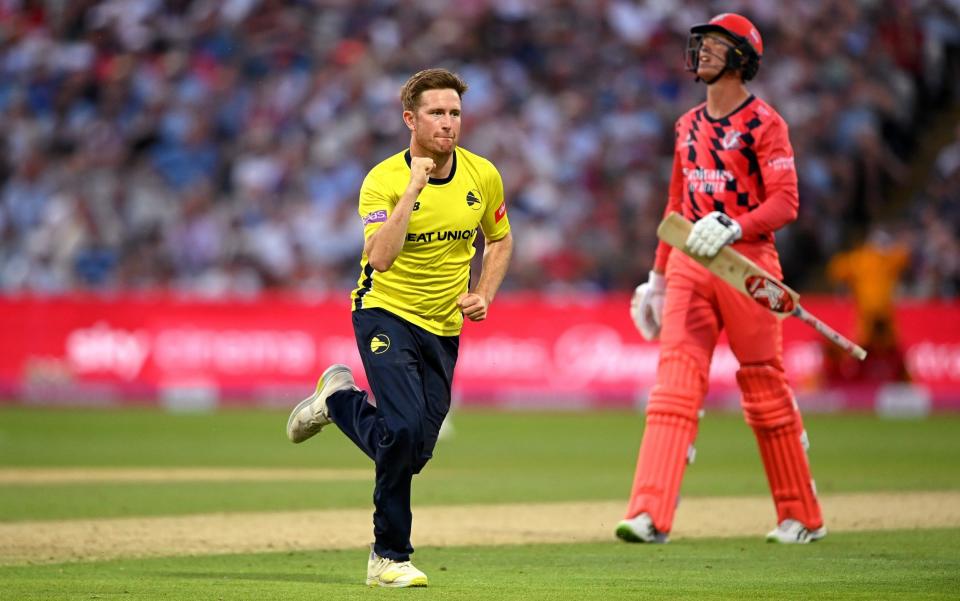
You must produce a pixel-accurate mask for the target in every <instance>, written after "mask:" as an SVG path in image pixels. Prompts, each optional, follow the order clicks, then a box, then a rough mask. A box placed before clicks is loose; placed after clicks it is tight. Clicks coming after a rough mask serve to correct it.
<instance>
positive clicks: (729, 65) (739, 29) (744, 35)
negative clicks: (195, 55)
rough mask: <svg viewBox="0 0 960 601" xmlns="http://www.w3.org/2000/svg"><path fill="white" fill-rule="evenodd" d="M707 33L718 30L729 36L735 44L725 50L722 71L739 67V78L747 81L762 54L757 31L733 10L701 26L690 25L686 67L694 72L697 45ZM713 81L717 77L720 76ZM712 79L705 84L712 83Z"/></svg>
mask: <svg viewBox="0 0 960 601" xmlns="http://www.w3.org/2000/svg"><path fill="white" fill-rule="evenodd" d="M708 33H722V34H725V35H727V36H729V37H730V38H731V39H732V40H733V41H734V42H736V45H735V46H733V47H732V48H730V49H729V50H727V57H726V64H725V65H724V70H726V69H731V70H738V69H739V70H740V75H741V77H742V78H743V81H750V80H751V79H753V77H754V76H755V75H756V74H757V70H758V69H759V68H760V59H761V58H762V57H763V38H761V37H760V32H759V31H758V30H757V28H756V27H754V25H753V23H751V22H750V21H749V20H748V19H747V18H746V17H742V16H740V15H738V14H735V13H723V14H720V15H717V16H716V17H714V18H712V19H710V22H708V23H703V24H702V25H694V26H693V27H691V28H690V39H689V41H688V42H687V70H688V71H692V72H694V73H696V72H697V68H698V67H699V66H700V46H701V44H702V43H703V36H704V35H705V34H708ZM722 74H723V72H722V71H721V73H720V74H718V75H717V77H716V78H714V80H713V81H716V80H717V79H719V77H720V75H722ZM713 81H710V82H707V83H713Z"/></svg>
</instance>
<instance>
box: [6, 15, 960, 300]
mask: <svg viewBox="0 0 960 601" xmlns="http://www.w3.org/2000/svg"><path fill="white" fill-rule="evenodd" d="M727 10H734V11H738V12H742V13H743V14H745V15H747V16H749V17H750V18H751V19H752V20H753V21H754V22H755V23H756V24H757V26H758V27H759V29H760V30H761V32H762V34H763V36H764V46H765V48H766V51H767V56H765V57H764V59H763V61H762V64H761V69H760V73H759V76H758V77H757V79H756V80H755V81H754V82H751V86H750V87H751V89H752V90H753V91H754V92H755V93H757V94H758V95H760V96H762V97H764V98H765V99H767V100H768V101H769V102H771V103H772V104H773V105H774V106H775V107H776V108H777V109H778V110H779V111H780V112H781V113H782V114H783V116H784V117H785V118H786V120H787V121H788V123H789V124H790V127H791V136H792V140H793V143H794V147H795V150H796V153H797V164H798V171H799V176H800V183H801V214H800V218H799V220H798V221H797V223H796V224H794V225H792V226H790V227H789V228H788V229H786V230H785V231H784V232H783V233H782V235H780V236H779V239H778V246H779V247H780V249H781V253H782V257H783V263H784V267H785V270H786V273H787V278H788V281H789V282H790V283H791V284H793V285H794V286H795V287H798V288H801V289H803V288H804V287H806V286H813V285H815V284H816V282H817V281H818V278H819V280H820V281H822V280H823V269H824V266H825V264H826V262H827V261H828V259H829V258H830V257H831V256H833V255H835V254H836V253H837V252H839V251H841V250H844V249H845V248H847V247H849V245H850V244H851V243H853V242H854V241H856V240H857V239H859V238H861V237H863V235H864V234H865V233H866V232H867V231H868V230H869V229H870V228H872V227H876V226H877V224H882V223H884V222H885V220H890V219H895V220H896V223H897V224H898V225H897V227H896V231H895V232H894V234H895V235H896V236H898V237H899V238H901V239H903V240H906V241H907V243H908V244H909V246H910V250H911V254H910V264H911V267H910V268H909V269H907V270H906V274H907V275H905V276H904V281H903V283H904V287H905V290H906V292H908V293H911V294H915V295H919V296H923V297H955V296H957V295H958V292H960V290H958V285H960V264H958V263H960V248H958V228H960V205H958V197H960V193H958V189H960V128H958V130H957V131H958V136H957V139H956V140H955V141H954V142H953V143H952V144H949V145H948V146H947V147H946V148H945V149H943V150H942V151H941V152H940V154H939V157H938V158H937V159H936V162H935V166H934V168H933V169H932V170H931V173H930V175H929V177H928V178H927V181H926V182H924V183H923V184H922V186H921V189H919V190H915V191H914V195H913V197H910V198H909V199H908V201H907V200H902V201H900V204H899V205H898V204H897V198H895V197H894V196H895V195H894V194H893V191H895V190H898V189H901V188H902V187H903V186H905V185H906V184H907V183H908V180H909V174H910V173H911V166H912V164H911V161H912V159H913V157H914V156H915V153H916V152H917V149H918V147H919V145H920V144H921V143H922V142H923V140H924V139H925V136H929V135H931V131H932V130H934V129H935V124H936V123H938V121H937V118H938V116H942V115H944V114H949V113H950V111H953V113H954V114H956V107H957V101H958V89H957V86H958V83H957V82H958V75H960V7H958V2H957V1H956V0H926V1H924V0H912V1H911V0H858V1H857V0H816V1H808V2H789V3H787V2H784V3H781V2H768V1H766V0H742V1H736V0H729V1H726V2H712V1H692V0H686V1H671V0H637V1H627V0H602V1H586V0H459V1H458V2H446V1H444V0H422V1H414V0H370V1H365V2H358V1H353V0H314V1H310V0H299V1H297V0H103V1H99V0H33V1H31V0H0V291H4V292H17V291H36V292H40V293H60V292H64V291H72V290H85V289H93V290H98V291H101V290H102V291H113V290H121V289H122V290H151V289H158V288H159V289H173V290H178V291H187V292H191V293H198V294H203V295H224V294H248V293H256V292H258V291H261V290H265V289H276V288H283V289H292V290H302V291H310V292H319V291H339V290H346V289H349V288H351V287H353V286H354V285H355V284H356V279H357V275H358V265H359V262H358V261H359V253H360V249H361V248H362V228H361V223H360V219H359V217H358V215H357V208H356V202H357V192H358V190H359V187H360V183H361V181H362V178H363V176H364V174H365V173H366V171H367V170H368V169H370V168H371V167H372V166H373V165H375V164H376V163H377V162H379V161H380V160H382V159H383V158H385V157H387V156H389V155H391V154H393V153H395V152H397V151H399V150H401V149H403V148H404V147H405V145H406V144H407V141H408V133H407V131H406V129H405V127H404V125H403V122H402V120H401V116H400V113H401V108H400V104H399V97H398V92H399V88H400V86H401V85H402V83H403V82H404V81H405V79H406V78H407V77H408V76H409V75H411V74H412V73H413V72H415V71H418V70H420V69H422V68H425V67H430V66H445V67H448V68H451V69H453V70H455V71H458V72H459V73H460V74H461V75H462V76H463V77H464V78H465V79H466V81H467V82H468V84H469V85H470V89H469V91H468V92H467V93H466V95H465V97H464V132H463V139H462V145H463V146H464V147H466V148H468V149H470V150H472V151H474V152H478V153H480V154H482V155H485V156H487V157H488V158H490V159H491V160H493V161H494V163H495V164H496V165H497V166H498V168H499V169H500V171H501V173H502V175H503V180H504V183H505V187H506V197H507V202H508V207H509V212H510V218H511V221H512V223H513V226H514V232H515V237H516V241H517V246H516V255H515V261H514V263H513V266H512V268H511V271H510V273H509V275H508V279H507V282H506V283H505V288H506V289H514V290H516V289H537V290H556V291H568V290H569V291H591V290H601V291H602V290H621V291H625V290H629V289H632V287H633V286H634V285H636V283H637V282H638V281H640V280H643V279H645V277H646V272H647V270H648V269H649V268H650V265H651V263H652V259H653V248H654V246H655V243H656V239H655V231H654V230H655V224H656V223H657V222H658V220H659V218H660V216H661V213H662V211H663V206H664V203H665V194H666V189H667V183H668V180H669V175H670V166H671V159H672V155H671V153H672V143H673V122H674V120H675V119H676V118H677V117H678V116H679V115H680V114H681V113H682V112H684V111H685V110H686V109H687V108H690V107H692V106H693V105H695V104H697V103H699V102H701V101H702V99H703V96H704V90H703V88H702V86H701V85H698V84H695V83H694V82H693V78H692V76H691V75H690V74H689V73H686V72H684V71H683V51H684V49H685V45H686V40H687V32H688V30H689V28H690V26H691V25H693V24H696V23H701V22H705V21H706V20H707V19H708V18H709V17H710V16H711V15H713V14H715V13H718V12H723V11H727ZM934 133H935V132H934Z"/></svg>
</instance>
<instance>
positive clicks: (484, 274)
mask: <svg viewBox="0 0 960 601" xmlns="http://www.w3.org/2000/svg"><path fill="white" fill-rule="evenodd" d="M512 254H513V234H511V233H510V232H507V235H506V236H504V237H503V238H500V239H499V240H490V239H487V240H486V241H485V244H484V248H483V263H482V266H481V268H480V269H481V271H480V281H479V282H477V285H476V287H475V288H474V290H473V292H469V293H467V294H464V295H461V297H460V298H459V299H458V300H457V304H458V305H459V306H460V309H461V310H462V311H463V314H464V315H465V316H466V317H467V318H468V319H470V320H472V321H483V320H484V319H486V318H487V309H488V307H489V306H490V303H492V302H493V297H495V296H496V295H497V290H499V289H500V284H502V283H503V278H504V276H505V275H506V274H507V266H509V265H510V256H511V255H512Z"/></svg>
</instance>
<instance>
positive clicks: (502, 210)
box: [493, 201, 507, 223]
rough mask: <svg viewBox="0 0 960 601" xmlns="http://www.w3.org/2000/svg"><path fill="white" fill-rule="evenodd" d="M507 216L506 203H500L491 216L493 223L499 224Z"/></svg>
mask: <svg viewBox="0 0 960 601" xmlns="http://www.w3.org/2000/svg"><path fill="white" fill-rule="evenodd" d="M506 216H507V201H501V202H500V206H499V207H497V212H496V213H494V214H493V220H494V222H495V223H500V220H501V219H503V218H504V217H506Z"/></svg>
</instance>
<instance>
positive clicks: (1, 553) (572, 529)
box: [0, 469, 960, 565]
mask: <svg viewBox="0 0 960 601" xmlns="http://www.w3.org/2000/svg"><path fill="white" fill-rule="evenodd" d="M287 472H293V473H287ZM290 477H296V478H303V479H314V480H334V479H335V480H346V479H351V480H353V479H369V478H370V473H369V472H367V471H366V470H343V471H339V470H242V469H240V470H238V469H225V470H213V469H198V470H192V469H144V470H131V469H122V470H103V469H100V470H42V469H41V470H26V469H0V484H3V485H18V484H27V483H39V482H44V483H52V482H137V481H144V482H147V481H149V482H158V481H171V482H172V481H223V480H230V481H251V480H280V479H284V478H290ZM821 501H822V504H823V509H824V514H825V518H826V523H827V527H828V529H829V530H830V531H833V532H843V531H856V530H882V529H911V528H951V527H960V492H925V493H924V492H920V493H917V492H912V493H869V494H867V493H863V494H843V495H831V496H826V497H823V498H822V499H821ZM625 503H626V500H622V501H583V502H564V503H529V504H520V503H517V504H503V505H456V506H424V507H414V532H413V534H414V536H413V538H414V540H413V542H414V545H416V546H446V545H457V546H461V545H497V544H525V543H571V542H596V541H605V540H608V541H611V542H612V541H613V540H614V539H613V529H614V526H615V525H616V523H617V521H618V520H619V519H620V518H621V517H622V513H623V510H624V507H625ZM371 511H372V509H349V510H323V511H287V512H275V513H265V512H257V513H214V514H201V515H188V516H178V517H149V518H109V519H93V520H56V521H31V522H9V523H0V565H23V564H31V563H54V562H63V561H93V560H101V559H111V558H119V557H159V556H174V555H202V554H214V553H250V552H269V551H286V550H306V549H349V548H360V547H362V546H364V545H365V543H366V542H367V541H369V540H370V538H371V529H372V525H371ZM773 522H774V514H773V505H772V503H771V501H770V499H769V498H766V497H713V498H710V497H697V498H688V499H685V500H684V501H683V502H682V503H681V504H680V507H679V509H678V510H677V517H676V521H675V526H674V531H673V534H672V539H673V540H682V539H686V538H699V537H734V536H757V537H762V536H763V533H765V532H766V531H767V530H768V529H769V528H770V527H771V526H772V525H773Z"/></svg>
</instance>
